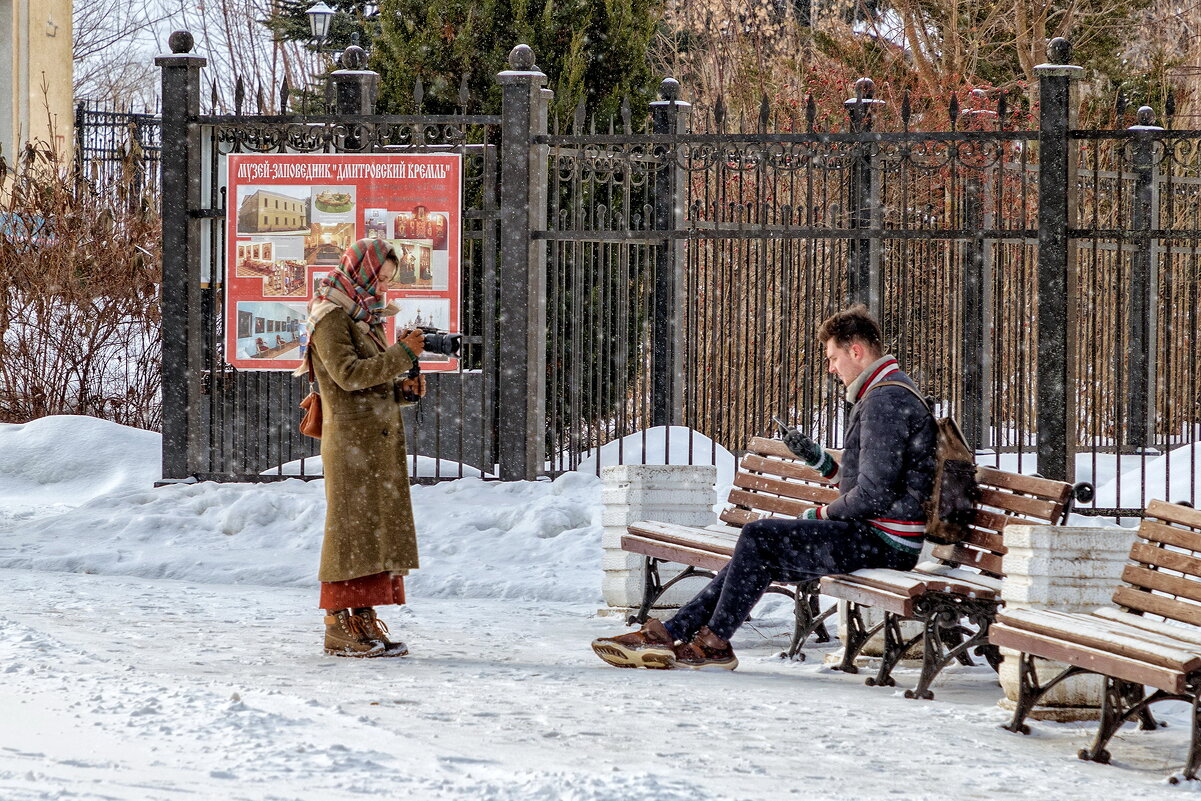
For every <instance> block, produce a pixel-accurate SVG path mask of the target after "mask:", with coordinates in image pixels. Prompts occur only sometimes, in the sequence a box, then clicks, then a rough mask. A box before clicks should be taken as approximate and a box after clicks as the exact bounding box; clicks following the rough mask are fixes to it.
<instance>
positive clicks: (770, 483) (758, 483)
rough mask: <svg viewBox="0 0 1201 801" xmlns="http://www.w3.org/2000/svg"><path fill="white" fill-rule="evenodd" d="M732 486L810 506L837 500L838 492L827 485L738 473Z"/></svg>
mask: <svg viewBox="0 0 1201 801" xmlns="http://www.w3.org/2000/svg"><path fill="white" fill-rule="evenodd" d="M734 486H736V487H741V488H743V489H747V490H760V491H762V492H771V493H774V494H776V495H783V496H785V497H788V498H796V499H798V500H802V501H808V502H809V503H811V504H827V503H830V502H831V501H834V500H837V499H838V490H836V489H834V488H833V487H831V486H829V485H827V486H819V485H817V484H801V483H798V482H796V481H783V480H781V479H778V478H768V477H766V476H755V475H751V474H750V473H739V474H738V475H736V476H734Z"/></svg>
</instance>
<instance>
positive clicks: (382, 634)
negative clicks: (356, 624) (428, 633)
mask: <svg viewBox="0 0 1201 801" xmlns="http://www.w3.org/2000/svg"><path fill="white" fill-rule="evenodd" d="M354 613H355V614H356V615H358V616H359V619H360V620H362V621H363V627H364V628H365V629H366V630H367V631H368V633H370V634H371V636H372V637H374V638H375V639H377V640H381V641H383V643H384V650H385V651H387V652H388V653H387V655H388V656H408V654H409V646H407V645H405V644H404V643H403V642H401V641H400V640H392V639H389V637H388V624H387V623H385V622H384V621H382V620H380V619H379V615H377V614H376V613H375V610H374V609H373V608H371V607H370V606H364V607H362V608H360V609H355V610H354Z"/></svg>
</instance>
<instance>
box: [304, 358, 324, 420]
mask: <svg viewBox="0 0 1201 801" xmlns="http://www.w3.org/2000/svg"><path fill="white" fill-rule="evenodd" d="M300 408H302V409H304V416H303V417H301V418H300V433H301V434H304V435H305V436H306V437H312V438H313V439H321V393H320V392H318V391H317V383H316V376H315V375H314V374H313V365H312V363H311V362H310V363H309V394H308V395H305V396H304V400H302V401H301V402H300Z"/></svg>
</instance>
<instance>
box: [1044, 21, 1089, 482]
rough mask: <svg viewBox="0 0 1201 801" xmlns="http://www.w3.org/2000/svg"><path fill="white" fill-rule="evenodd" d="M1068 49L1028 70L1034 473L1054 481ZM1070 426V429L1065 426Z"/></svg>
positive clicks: (1066, 194)
mask: <svg viewBox="0 0 1201 801" xmlns="http://www.w3.org/2000/svg"><path fill="white" fill-rule="evenodd" d="M1071 57H1072V46H1071V44H1070V43H1069V42H1068V41H1067V40H1066V39H1062V38H1055V39H1052V40H1051V41H1050V42H1049V43H1048V45H1047V59H1048V62H1049V63H1046V64H1040V65H1038V66H1037V67H1035V68H1034V71H1035V73H1037V75H1038V93H1039V104H1040V108H1039V135H1038V141H1039V164H1038V405H1037V410H1038V472H1039V473H1040V474H1042V475H1043V476H1045V477H1047V478H1052V479H1055V480H1058V481H1072V479H1073V475H1074V473H1075V460H1074V459H1073V451H1074V450H1075V447H1074V445H1075V441H1076V436H1075V430H1074V426H1075V424H1076V416H1075V414H1074V406H1075V387H1074V386H1073V377H1074V376H1075V369H1074V367H1075V366H1074V364H1073V360H1072V352H1071V347H1070V342H1069V338H1070V336H1071V335H1072V333H1073V332H1074V331H1075V322H1076V304H1075V298H1076V295H1077V286H1076V251H1075V247H1074V245H1073V244H1072V240H1071V239H1070V238H1069V237H1068V227H1069V224H1070V223H1072V222H1074V221H1075V213H1076V202H1075V201H1076V148H1075V147H1074V146H1073V142H1072V140H1071V139H1069V138H1068V133H1069V131H1070V130H1071V129H1072V128H1074V127H1075V125H1076V89H1075V83H1074V82H1075V80H1076V78H1077V77H1079V75H1080V73H1081V72H1082V69H1081V68H1080V67H1077V66H1074V65H1071V64H1069V63H1068V61H1069V60H1070V59H1071ZM1069 426H1072V428H1069Z"/></svg>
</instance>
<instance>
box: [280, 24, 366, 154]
mask: <svg viewBox="0 0 1201 801" xmlns="http://www.w3.org/2000/svg"><path fill="white" fill-rule="evenodd" d="M341 63H342V69H340V70H334V71H333V72H331V73H330V76H329V78H330V83H331V84H332V85H333V87H334V90H333V94H334V113H335V114H339V115H343V114H345V115H350V116H356V115H359V114H374V113H375V98H376V95H377V94H379V73H378V72H373V71H371V70H369V69H366V67H367V51H366V50H364V49H363V48H361V47H359V46H358V45H351V46H350V47H348V48H346V49H345V50H343V51H342V58H341ZM279 113H280V114H287V113H288V111H287V109H280V110H279ZM342 144H343V147H344V148H345V149H346V150H360V149H362V148H363V141H362V136H361V131H360V126H358V125H350V126H349V127H348V128H347V132H346V138H345V139H344V140H343V143H342Z"/></svg>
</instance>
